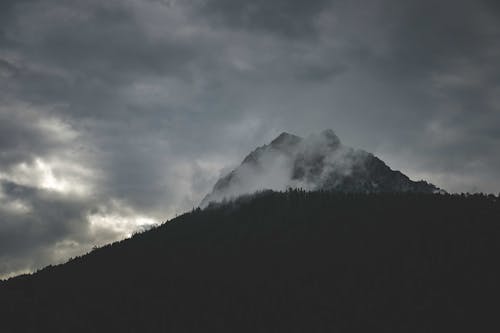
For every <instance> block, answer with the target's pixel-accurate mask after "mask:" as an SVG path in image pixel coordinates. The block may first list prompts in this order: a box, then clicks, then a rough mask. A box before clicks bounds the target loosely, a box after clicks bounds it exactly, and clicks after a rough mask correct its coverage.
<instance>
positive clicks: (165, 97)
mask: <svg viewBox="0 0 500 333" xmlns="http://www.w3.org/2000/svg"><path fill="white" fill-rule="evenodd" d="M499 16H500V11H499V7H498V5H497V4H496V2H494V1H474V2H472V1H446V0H444V1H439V2H435V1H433V2H430V1H416V0H415V1H413V0H405V1H395V0H379V1H372V2H360V1H340V0H339V1H327V0H316V1H295V0H294V1H282V0H268V1H261V0H258V1H241V0H234V1H229V0H228V1H226V0H193V1H175V0H172V1H153V0H151V1H139V0H121V1H118V0H111V1H105V2H103V1H97V0H90V1H85V2H78V1H62V0H49V1H43V2H41V1H31V0H24V1H2V3H1V4H0V103H1V104H0V181H1V182H2V184H3V185H2V196H0V204H1V205H2V207H3V208H2V210H1V213H0V234H1V236H0V237H1V239H2V244H3V245H2V246H3V247H2V249H1V251H2V252H0V257H1V258H2V259H1V261H0V264H1V265H2V267H0V275H2V274H3V275H5V274H9V272H17V271H22V270H24V269H28V270H29V269H34V268H36V267H39V266H40V265H43V264H46V263H49V262H52V261H58V260H60V258H64V253H66V254H67V255H66V257H67V256H69V255H73V253H75V254H76V253H78V251H80V252H81V251H84V250H85V249H87V248H88V247H89V246H91V245H90V244H92V243H93V242H94V243H102V242H105V241H107V240H111V239H116V237H118V235H122V236H123V235H125V234H128V233H130V232H131V231H132V230H133V229H134V227H135V226H136V225H141V224H142V223H143V222H144V221H143V220H141V219H150V220H165V219H166V218H168V217H170V216H173V215H175V213H177V212H182V211H183V210H185V209H190V208H191V207H193V206H195V205H197V204H198V203H199V200H201V198H202V197H203V196H204V195H205V194H206V193H207V192H208V191H209V190H210V186H211V185H212V184H213V183H214V182H215V180H216V179H217V178H218V176H220V175H221V174H222V173H224V172H226V171H227V170H228V168H230V167H232V166H234V165H235V164H237V163H238V162H239V160H240V159H241V158H242V157H243V156H244V155H245V154H246V153H248V152H249V151H251V150H252V149H254V148H255V147H256V146H258V145H262V144H264V143H266V142H268V141H269V140H271V139H272V138H273V137H274V136H275V135H277V134H278V133H280V132H282V131H284V130H286V131H290V132H293V133H296V134H299V135H301V136H307V135H308V134H310V133H314V132H317V131H318V130H319V129H323V128H328V127H330V128H333V129H334V130H335V131H336V133H337V134H338V135H339V137H340V139H341V140H342V141H343V142H345V143H346V144H347V145H349V146H354V147H359V148H363V149H365V150H367V151H372V152H375V153H376V154H378V155H379V156H380V157H382V158H383V159H384V160H385V161H386V162H387V163H388V164H389V165H390V166H392V167H394V168H399V169H402V171H403V172H405V173H408V174H409V175H410V176H411V177H413V178H420V177H423V178H427V179H428V180H429V181H431V182H434V183H436V184H437V185H438V186H440V187H443V188H445V189H447V190H450V191H488V192H498V191H499V190H500V182H499V181H498V171H497V170H500V157H499V156H498V153H497V152H498V149H499V147H500V137H499V134H498V133H499V127H498V124H499V123H500V98H499V97H498V96H500V82H499V81H500V79H499V78H500V66H499V65H498V61H497V59H499V57H500V43H499V42H498V40H500V19H499ZM57 212H60V213H57ZM141 221H143V222H141ZM148 221H149V220H148ZM96 225H97V226H98V228H97V227H96ZM16 226H18V227H16ZM93 228H94V229H93ZM95 228H97V229H95ZM92 230H93V231H92ZM95 230H99V232H96V231H95ZM23 234H25V235H26V237H25V238H22V239H21V240H19V242H12V241H10V240H11V239H16V237H18V238H17V239H20V237H21V236H20V235H23ZM14 235H17V236H15V237H14ZM10 236H12V237H10ZM3 241H5V243H3ZM16 244H17V245H16ZM58 244H59V245H58ZM61 244H63V245H61ZM64 244H66V245H64ZM71 244H72V245H71ZM55 253H58V254H57V255H56V254H55ZM56 257H57V260H56V259H54V258H56ZM31 258H37V259H36V260H35V261H33V260H32V259H31Z"/></svg>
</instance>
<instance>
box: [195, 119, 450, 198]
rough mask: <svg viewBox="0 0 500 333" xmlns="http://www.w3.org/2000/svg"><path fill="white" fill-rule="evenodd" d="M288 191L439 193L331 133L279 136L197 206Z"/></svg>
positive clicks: (220, 180)
mask: <svg viewBox="0 0 500 333" xmlns="http://www.w3.org/2000/svg"><path fill="white" fill-rule="evenodd" d="M287 188H303V189H306V190H329V191H338V192H362V193H380V192H384V193H387V192H421V193H434V192H438V191H441V190H439V189H438V188H437V187H436V186H434V185H432V184H429V183H427V182H425V181H412V180H410V179H409V178H408V177H407V176H406V175H404V174H403V173H401V172H399V171H395V170H392V169H391V168H390V167H388V166H387V165H386V164H385V163H384V162H383V161H382V160H380V159H379V158H377V157H376V156H374V155H373V154H370V153H368V152H365V151H363V150H358V149H353V148H350V147H347V146H344V145H343V144H342V143H341V141H340V139H339V137H338V136H337V135H336V134H335V132H334V131H333V130H331V129H327V130H324V131H322V132H320V133H316V134H312V135H310V136H308V137H306V138H301V137H299V136H296V135H293V134H290V133H287V132H283V133H281V134H280V135H279V136H277V137H276V138H275V139H274V140H272V141H271V142H270V143H269V144H267V145H264V146H261V147H258V148H257V149H255V150H254V151H252V152H251V153H250V154H249V155H248V156H247V157H245V159H244V160H243V162H242V163H241V164H240V166H238V167H237V168H236V169H234V170H233V171H231V172H230V173H229V174H227V175H226V176H224V177H222V178H221V179H219V180H218V181H217V183H216V184H215V186H214V188H213V190H212V192H211V193H209V194H208V195H207V196H206V197H205V198H204V199H203V201H202V203H201V206H205V205H207V204H208V203H210V202H211V201H221V200H224V199H232V198H235V197H238V196H240V195H242V194H251V193H254V192H255V191H259V190H265V189H271V190H278V191H280V190H286V189H287Z"/></svg>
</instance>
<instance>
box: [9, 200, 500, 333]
mask: <svg viewBox="0 0 500 333" xmlns="http://www.w3.org/2000/svg"><path fill="white" fill-rule="evenodd" d="M499 240H500V200H499V198H498V197H495V196H483V195H472V196H459V195H437V194H411V193H407V194H339V193H331V192H310V193H306V192H302V191H289V192H286V193H276V192H265V193H261V194H259V195H257V196H255V197H246V198H241V199H239V200H237V201H235V202H232V203H227V204H221V205H217V206H213V205H212V206H209V207H208V208H207V209H204V210H199V209H198V210H194V211H193V212H191V213H188V214H185V215H182V216H180V217H178V218H176V219H174V220H172V221H170V222H168V223H165V224H163V225H162V226H160V227H158V228H156V229H153V230H150V231H147V232H144V233H142V234H138V235H136V236H134V237H133V238H132V239H129V240H126V241H122V242H119V243H115V244H112V245H110V246H106V247H104V248H101V249H97V250H95V251H93V252H92V253H90V254H89V255H86V256H83V257H80V258H76V259H74V260H72V261H70V262H69V263H67V264H64V265H60V266H55V267H50V268H46V269H44V270H42V271H40V272H38V273H36V274H34V275H32V276H21V277H17V278H14V279H11V280H9V281H6V282H2V283H1V284H0V330H1V331H2V332H42V331H43V332H370V331H379V332H453V331H468V332H474V331H476V332H479V331H481V332H485V331H498V328H499V327H500V325H499V324H498V320H497V317H498V310H499V300H500V298H499V296H500V293H499V290H500V287H499V281H500V270H499V267H498V266H499V259H500V256H499V255H500V242H499Z"/></svg>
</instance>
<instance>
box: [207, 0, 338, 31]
mask: <svg viewBox="0 0 500 333" xmlns="http://www.w3.org/2000/svg"><path fill="white" fill-rule="evenodd" d="M202 3H203V4H202V6H201V13H202V15H203V14H208V15H210V16H212V19H213V20H214V21H215V23H219V24H227V25H230V26H232V27H236V28H238V29H243V30H248V29H250V30H255V31H258V32H271V33H276V34H279V35H282V36H285V37H290V38H297V37H305V36H309V37H310V35H311V34H314V33H315V32H316V26H315V20H316V18H317V17H318V15H319V14H320V13H321V11H322V10H323V9H325V8H326V7H327V6H328V5H330V1H328V0H312V1H300V0H291V1H290V0H274V1H266V0H256V1H245V0H235V1H231V0H208V1H205V2H202Z"/></svg>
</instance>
